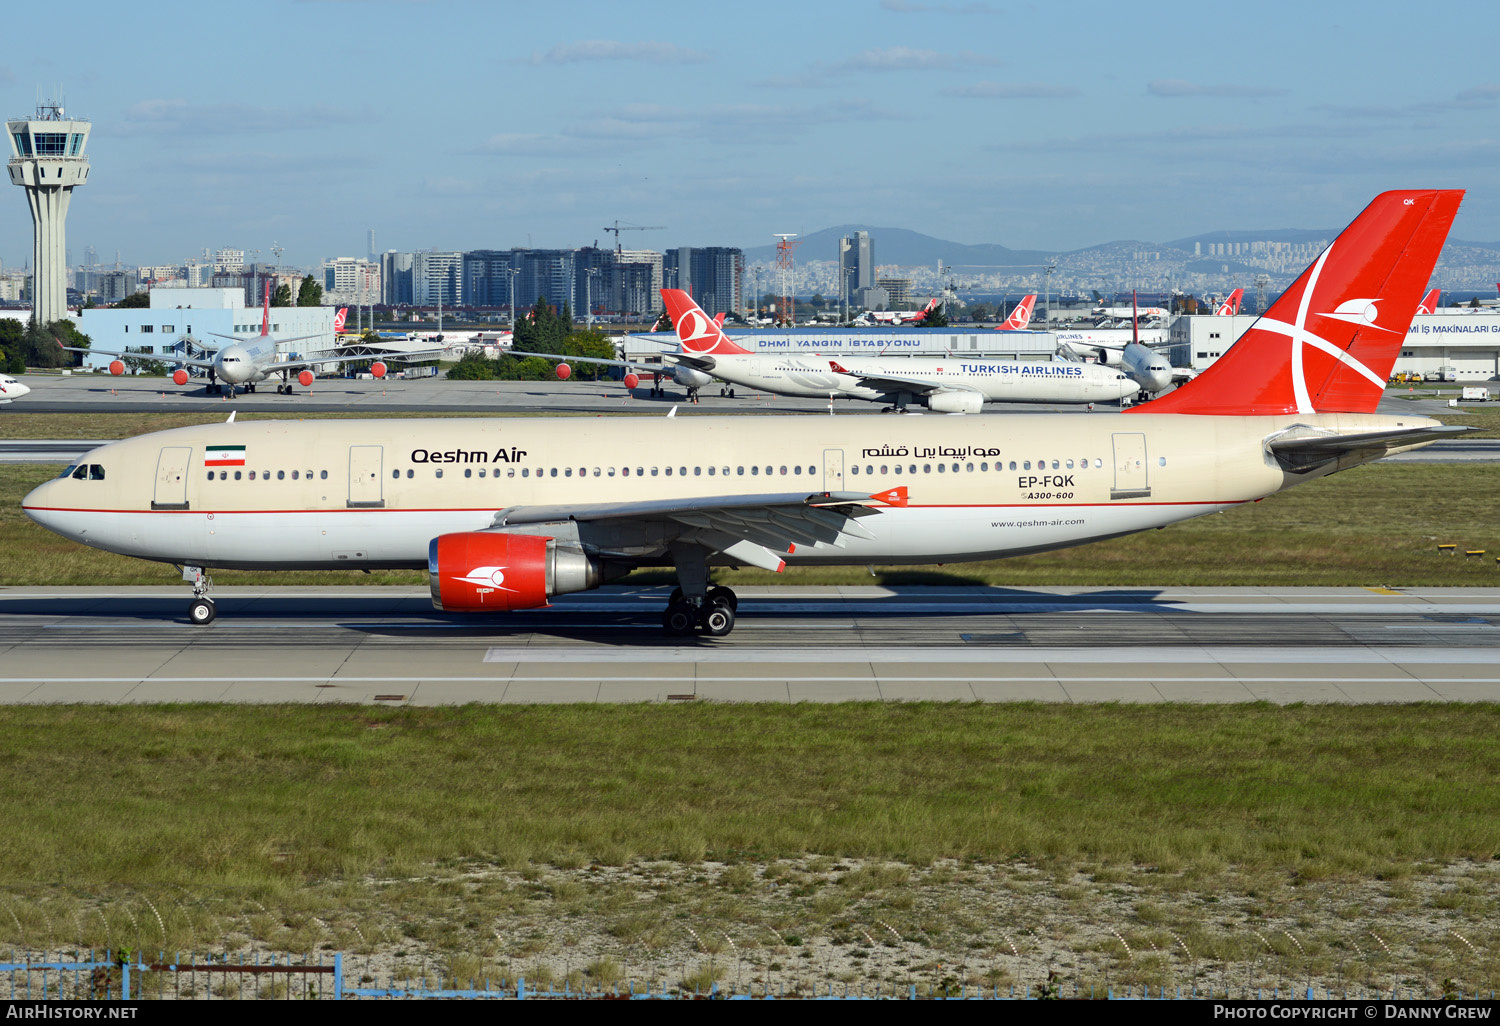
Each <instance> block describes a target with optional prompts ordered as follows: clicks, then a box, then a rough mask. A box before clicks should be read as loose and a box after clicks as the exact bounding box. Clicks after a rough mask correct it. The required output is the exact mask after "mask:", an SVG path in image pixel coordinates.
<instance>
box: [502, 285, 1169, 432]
mask: <svg viewBox="0 0 1500 1026" xmlns="http://www.w3.org/2000/svg"><path fill="white" fill-rule="evenodd" d="M661 297H662V300H663V302H665V303H666V306H667V312H668V313H669V314H670V315H671V317H672V323H673V324H674V325H676V329H677V339H678V342H679V344H680V348H679V350H678V351H677V352H675V353H665V354H663V356H664V358H665V359H668V360H670V361H672V362H673V363H675V364H676V365H677V366H676V367H674V369H673V372H672V373H673V376H674V377H677V378H678V380H679V381H681V380H683V377H682V374H683V372H684V371H686V372H689V373H691V374H693V375H696V376H700V377H702V378H703V379H705V381H704V383H707V381H709V380H712V379H713V378H719V379H722V380H724V381H727V382H729V383H730V384H731V385H735V386H739V387H743V388H753V389H757V390H759V391H762V392H770V393H772V394H774V395H787V396H794V397H798V398H803V399H828V400H833V399H863V400H866V401H868V402H881V403H886V404H888V405H887V409H894V410H905V409H906V408H907V407H908V406H909V405H910V404H912V403H915V404H917V405H918V406H926V407H927V408H928V409H930V410H932V411H933V412H934V413H978V412H979V410H980V407H982V406H983V405H984V404H985V403H993V402H1015V403H1101V402H1113V401H1115V400H1118V399H1123V398H1124V397H1126V396H1129V395H1134V394H1135V393H1136V392H1137V391H1139V388H1138V386H1137V385H1136V384H1135V383H1133V382H1132V381H1130V380H1129V379H1128V378H1127V377H1126V376H1125V375H1124V374H1122V373H1120V372H1119V371H1117V370H1113V369H1111V368H1108V367H1100V366H1097V365H1094V364H1085V363H1070V362H1067V361H1061V360H1049V361H1045V362H1042V361H1030V362H1028V361H1019V360H980V359H972V360H965V359H964V358H963V357H952V358H944V359H932V358H922V357H905V356H894V357H893V356H849V357H843V356H841V357H838V358H836V359H830V358H828V357H826V356H816V355H805V356H804V355H798V354H794V353H755V352H751V351H750V350H748V349H744V348H741V347H740V346H738V345H736V344H735V343H734V341H733V340H732V339H730V337H729V336H728V335H726V334H724V331H723V329H722V328H720V327H719V325H718V323H717V322H716V321H714V320H711V319H710V318H709V316H708V314H706V313H704V312H703V309H702V308H701V307H699V306H698V304H697V303H695V302H693V297H692V296H689V295H688V294H687V293H686V292H684V291H682V290H681V289H662V290H661ZM517 355H522V354H517ZM528 355H533V356H550V357H551V358H552V359H558V360H566V359H568V357H563V356H558V355H556V354H550V353H533V354H528ZM576 359H581V360H583V361H584V362H586V363H599V364H606V365H609V366H616V367H626V368H629V369H630V371H631V374H629V375H627V377H626V380H625V385H626V387H627V388H634V387H635V384H636V383H638V382H639V378H638V377H637V375H636V373H635V372H636V371H638V370H640V369H644V365H642V364H637V363H631V362H628V361H623V360H598V359H591V358H584V357H578V358H576ZM566 367H567V364H563V365H562V366H560V367H558V373H559V375H561V376H562V377H567V376H568V373H570V371H567V370H565V368H566ZM632 377H635V378H636V382H634V383H633V382H632V381H631V378H632ZM688 380H689V381H691V380H693V379H692V378H689V379H688ZM690 392H691V390H690Z"/></svg>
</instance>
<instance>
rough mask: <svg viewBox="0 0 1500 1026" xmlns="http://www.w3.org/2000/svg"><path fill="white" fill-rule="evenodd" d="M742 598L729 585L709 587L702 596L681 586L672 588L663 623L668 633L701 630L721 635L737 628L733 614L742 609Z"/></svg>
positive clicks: (680, 633) (685, 632) (699, 631)
mask: <svg viewBox="0 0 1500 1026" xmlns="http://www.w3.org/2000/svg"><path fill="white" fill-rule="evenodd" d="M739 605H740V600H739V598H738V597H736V595H735V594H734V592H733V591H730V590H729V589H728V588H722V587H717V586H716V587H713V588H709V589H708V592H707V594H705V595H703V596H702V597H701V598H697V599H694V598H689V597H687V596H685V595H684V594H683V593H682V589H681V588H677V589H676V590H674V591H673V592H672V597H671V599H669V600H668V601H667V609H666V612H664V613H662V614H661V625H662V626H663V627H665V628H666V629H667V633H668V634H676V635H679V636H683V637H685V636H687V635H689V634H697V633H702V634H706V635H708V636H709V637H710V638H722V637H725V636H726V635H728V634H729V632H730V631H732V630H734V616H735V613H736V612H737V611H738V610H739Z"/></svg>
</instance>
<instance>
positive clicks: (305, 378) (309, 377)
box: [297, 370, 313, 388]
mask: <svg viewBox="0 0 1500 1026" xmlns="http://www.w3.org/2000/svg"><path fill="white" fill-rule="evenodd" d="M297 380H298V381H300V382H301V383H302V387H303V388H310V387H311V386H312V383H313V372H312V371H309V370H305V371H303V372H302V373H301V374H298V375H297Z"/></svg>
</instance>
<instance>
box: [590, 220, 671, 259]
mask: <svg viewBox="0 0 1500 1026" xmlns="http://www.w3.org/2000/svg"><path fill="white" fill-rule="evenodd" d="M666 229H667V226H666V225H664V224H630V223H629V222H628V221H627V222H626V223H624V224H621V223H620V221H619V220H618V219H616V221H615V226H614V227H613V228H611V227H609V226H608V225H606V226H605V228H604V230H605V231H607V232H614V233H615V256H619V255H620V252H621V246H620V233H621V232H659V231H666Z"/></svg>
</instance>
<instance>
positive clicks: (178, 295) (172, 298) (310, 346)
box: [78, 288, 335, 369]
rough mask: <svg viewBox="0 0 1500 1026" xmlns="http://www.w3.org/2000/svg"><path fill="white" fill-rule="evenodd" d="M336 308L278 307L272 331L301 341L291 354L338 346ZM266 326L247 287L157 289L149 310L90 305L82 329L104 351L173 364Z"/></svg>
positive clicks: (96, 365) (89, 363)
mask: <svg viewBox="0 0 1500 1026" xmlns="http://www.w3.org/2000/svg"><path fill="white" fill-rule="evenodd" d="M334 312H335V311H334V308H333V307H331V306H273V307H271V334H272V335H274V336H277V337H279V338H287V339H297V341H296V342H291V343H289V344H288V346H287V348H286V349H285V350H284V351H285V352H286V353H289V354H290V353H296V354H303V355H306V354H309V353H318V352H323V351H324V350H328V349H333V348H334V345H335V340H334V330H333V317H334ZM260 324H261V308H260V307H258V306H257V307H247V306H246V305H245V294H244V290H243V289H237V288H198V289H190V288H189V289H174V288H155V289H152V290H151V306H150V307H149V308H147V307H138V308H127V309H121V308H119V307H111V308H109V309H98V310H95V309H86V310H84V311H83V312H82V313H81V314H80V316H79V325H78V327H79V330H80V331H82V332H83V333H84V334H85V335H87V336H89V339H90V343H91V344H92V345H93V346H94V347H96V348H98V349H108V350H112V351H114V352H121V353H124V352H138V353H140V354H141V355H142V356H149V357H154V358H155V359H158V360H162V361H164V362H167V363H170V362H171V360H172V354H173V353H179V354H180V353H183V352H184V351H186V350H188V349H191V350H192V352H193V353H195V354H196V353H198V352H200V351H202V350H204V349H218V348H219V347H220V346H226V345H229V344H231V342H234V341H245V342H248V341H250V340H251V339H253V338H255V336H257V335H259V334H260ZM216 336H218V337H216ZM304 336H309V337H304ZM279 348H281V347H279V346H278V349H279ZM110 359H111V358H110V357H108V356H94V355H89V356H85V357H84V360H83V366H84V368H85V369H100V368H104V367H107V366H109V362H110Z"/></svg>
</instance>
